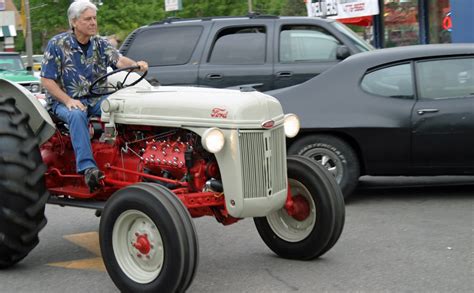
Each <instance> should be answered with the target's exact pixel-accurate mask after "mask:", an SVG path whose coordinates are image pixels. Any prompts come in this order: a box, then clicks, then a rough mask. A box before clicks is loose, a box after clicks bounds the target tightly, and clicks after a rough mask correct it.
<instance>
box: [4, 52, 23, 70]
mask: <svg viewBox="0 0 474 293" xmlns="http://www.w3.org/2000/svg"><path fill="white" fill-rule="evenodd" d="M23 69H24V67H23V62H22V61H21V57H20V56H19V55H18V56H15V55H0V70H11V71H15V70H23Z"/></svg>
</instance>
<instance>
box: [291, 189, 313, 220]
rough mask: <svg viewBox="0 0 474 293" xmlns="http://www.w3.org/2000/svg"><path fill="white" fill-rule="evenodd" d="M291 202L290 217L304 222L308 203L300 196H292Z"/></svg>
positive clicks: (307, 211)
mask: <svg viewBox="0 0 474 293" xmlns="http://www.w3.org/2000/svg"><path fill="white" fill-rule="evenodd" d="M292 200H293V211H292V213H291V216H292V217H293V218H295V219H296V220H298V221H304V220H305V219H306V218H307V217H308V216H309V212H310V211H309V203H308V201H307V200H306V198H304V197H303V196H301V195H297V196H294V197H293V198H292Z"/></svg>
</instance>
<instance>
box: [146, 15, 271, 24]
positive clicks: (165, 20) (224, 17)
mask: <svg viewBox="0 0 474 293" xmlns="http://www.w3.org/2000/svg"><path fill="white" fill-rule="evenodd" d="M242 17H248V18H250V19H257V18H268V19H278V18H280V17H279V16H277V15H269V14H260V13H258V12H249V13H248V14H247V15H244V16H204V17H199V18H180V17H168V18H166V19H164V20H160V21H156V22H153V23H151V24H150V26H151V25H158V24H165V23H172V22H180V21H193V20H196V21H199V20H200V21H211V20H214V19H233V18H242Z"/></svg>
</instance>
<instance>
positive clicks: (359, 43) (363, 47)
mask: <svg viewBox="0 0 474 293" xmlns="http://www.w3.org/2000/svg"><path fill="white" fill-rule="evenodd" d="M331 24H332V25H333V26H334V27H335V28H336V29H337V30H338V31H340V32H341V33H343V34H344V35H345V36H346V37H347V38H349V40H350V41H351V42H352V43H353V44H354V46H356V47H357V48H358V49H359V50H360V51H361V52H365V51H371V50H375V48H374V47H372V45H371V44H369V43H367V42H366V41H364V40H363V39H362V38H361V37H359V35H357V34H356V33H355V32H354V31H353V30H351V29H350V28H348V27H347V26H346V25H344V24H342V23H340V22H338V21H334V22H332V23H331Z"/></svg>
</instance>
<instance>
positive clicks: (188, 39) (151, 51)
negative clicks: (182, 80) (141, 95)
mask: <svg viewBox="0 0 474 293" xmlns="http://www.w3.org/2000/svg"><path fill="white" fill-rule="evenodd" d="M201 32H202V27H200V26H194V27H172V28H155V29H149V30H144V31H142V32H140V33H139V34H138V35H137V36H136V37H135V40H134V41H133V44H132V45H131V46H130V48H129V49H128V52H127V57H130V58H132V59H134V60H145V61H147V62H148V64H149V65H150V66H160V65H161V66H163V65H182V64H186V63H188V62H189V59H190V58H191V55H192V53H193V51H194V48H195V47H196V44H197V42H198V40H199V37H200V35H201Z"/></svg>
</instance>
